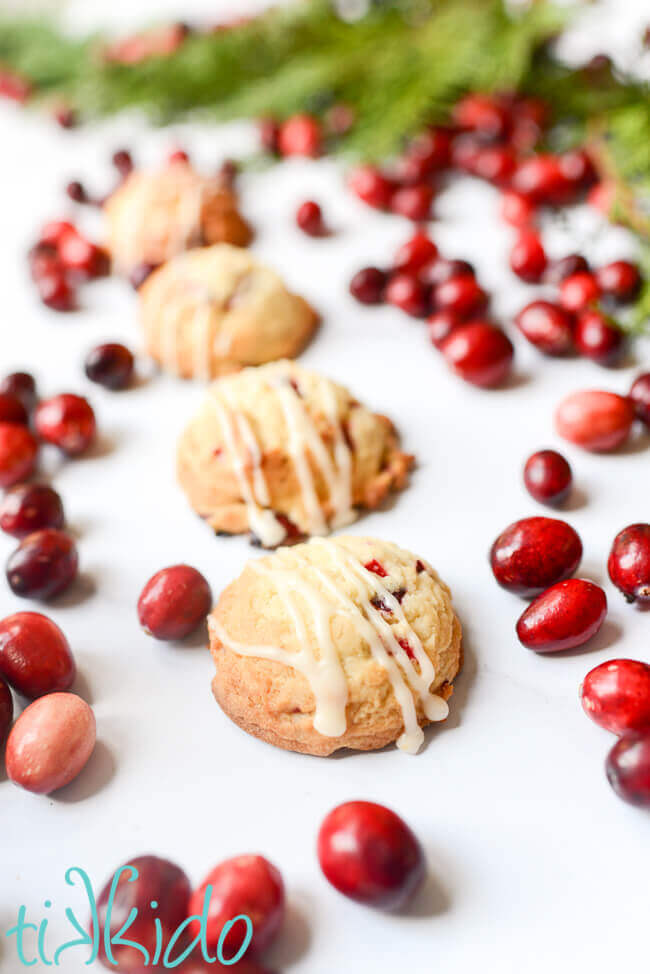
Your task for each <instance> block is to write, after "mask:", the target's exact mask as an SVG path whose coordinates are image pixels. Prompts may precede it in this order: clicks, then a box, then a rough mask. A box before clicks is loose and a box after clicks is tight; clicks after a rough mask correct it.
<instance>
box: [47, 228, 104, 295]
mask: <svg viewBox="0 0 650 974" xmlns="http://www.w3.org/2000/svg"><path fill="white" fill-rule="evenodd" d="M29 269H30V273H31V277H32V280H33V281H34V283H35V285H36V288H37V290H38V294H39V297H40V299H41V301H42V302H43V304H45V305H47V307H48V308H52V309H53V310H54V311H73V310H74V309H75V308H76V307H77V289H78V286H79V285H80V284H82V283H84V282H86V281H91V280H94V279H96V278H98V277H104V276H105V275H106V274H107V273H108V271H109V259H108V255H107V253H106V251H105V250H103V249H102V248H101V247H99V246H98V245H97V244H94V243H92V242H91V241H90V240H88V239H87V238H86V237H84V236H83V235H82V234H81V233H80V232H79V230H78V229H77V228H76V227H75V226H74V225H73V224H72V223H70V222H69V221H68V220H53V221H51V222H50V223H46V224H45V226H44V227H43V229H42V230H41V233H40V236H39V238H38V241H37V242H36V244H35V245H34V246H33V247H32V248H31V250H30V251H29Z"/></svg>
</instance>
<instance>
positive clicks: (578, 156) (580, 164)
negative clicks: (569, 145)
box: [559, 149, 597, 195]
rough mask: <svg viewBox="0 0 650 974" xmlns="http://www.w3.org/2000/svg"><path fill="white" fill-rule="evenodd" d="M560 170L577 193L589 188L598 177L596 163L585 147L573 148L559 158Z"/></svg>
mask: <svg viewBox="0 0 650 974" xmlns="http://www.w3.org/2000/svg"><path fill="white" fill-rule="evenodd" d="M559 166H560V172H561V173H562V174H563V176H565V177H566V179H567V180H568V182H569V184H570V185H571V187H573V189H574V191H575V195H578V194H579V193H580V192H582V191H584V190H586V189H588V188H589V187H590V186H592V185H593V183H594V182H595V181H596V179H597V175H596V170H595V168H594V164H593V162H592V161H591V159H590V157H589V155H588V153H587V152H585V150H584V149H572V150H571V151H570V152H565V153H564V154H563V155H561V156H560V158H559Z"/></svg>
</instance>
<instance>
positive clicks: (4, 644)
mask: <svg viewBox="0 0 650 974" xmlns="http://www.w3.org/2000/svg"><path fill="white" fill-rule="evenodd" d="M0 673H1V674H2V676H3V677H4V678H5V680H6V681H7V682H8V683H10V684H11V686H12V687H13V688H14V690H17V691H18V693H21V694H22V695H23V696H24V697H28V698H29V699H30V700H35V699H36V697H42V696H43V695H44V694H46V693H58V692H59V691H63V690H69V689H70V687H71V686H72V684H73V682H74V678H75V676H76V674H77V668H76V666H75V662H74V659H73V656H72V653H71V652H70V646H69V645H68V640H67V639H66V638H65V636H64V635H63V633H62V632H61V630H60V629H59V627H58V626H57V625H56V624H55V623H54V622H52V620H51V619H48V618H47V616H44V615H41V614H40V613H39V612H15V613H14V614H13V615H11V616H7V617H6V619H2V620H0Z"/></svg>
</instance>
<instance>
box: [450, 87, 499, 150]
mask: <svg viewBox="0 0 650 974" xmlns="http://www.w3.org/2000/svg"><path fill="white" fill-rule="evenodd" d="M452 118H453V120H454V122H455V124H456V125H458V126H459V127H460V128H463V129H468V130H469V131H471V132H476V133H477V134H478V135H480V136H481V137H483V138H485V139H502V138H503V137H504V136H505V135H506V134H507V132H508V129H509V127H510V114H509V112H508V110H507V108H506V106H505V105H504V104H502V103H501V102H500V101H499V100H498V99H497V98H495V97H494V96H492V95H482V94H471V95H465V97H464V98H461V100H460V101H459V102H457V103H456V105H455V106H454V109H453V112H452Z"/></svg>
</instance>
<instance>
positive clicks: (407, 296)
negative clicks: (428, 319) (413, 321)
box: [385, 274, 430, 318]
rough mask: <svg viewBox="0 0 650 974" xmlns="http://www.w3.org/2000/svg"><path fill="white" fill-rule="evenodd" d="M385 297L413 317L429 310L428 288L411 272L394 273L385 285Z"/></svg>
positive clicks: (420, 316) (418, 316) (421, 316)
mask: <svg viewBox="0 0 650 974" xmlns="http://www.w3.org/2000/svg"><path fill="white" fill-rule="evenodd" d="M385 299H386V301H387V302H388V304H393V305H395V307H396V308H400V309H401V310H402V311H405V312H406V314H407V315H412V316H413V317H414V318H423V317H424V315H426V313H427V311H428V310H429V304H430V301H429V289H428V288H427V287H425V285H424V284H422V283H421V282H420V281H419V280H418V278H417V277H415V276H414V275H413V274H395V275H394V276H393V277H391V278H390V280H389V282H388V284H387V285H386V291H385Z"/></svg>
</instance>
